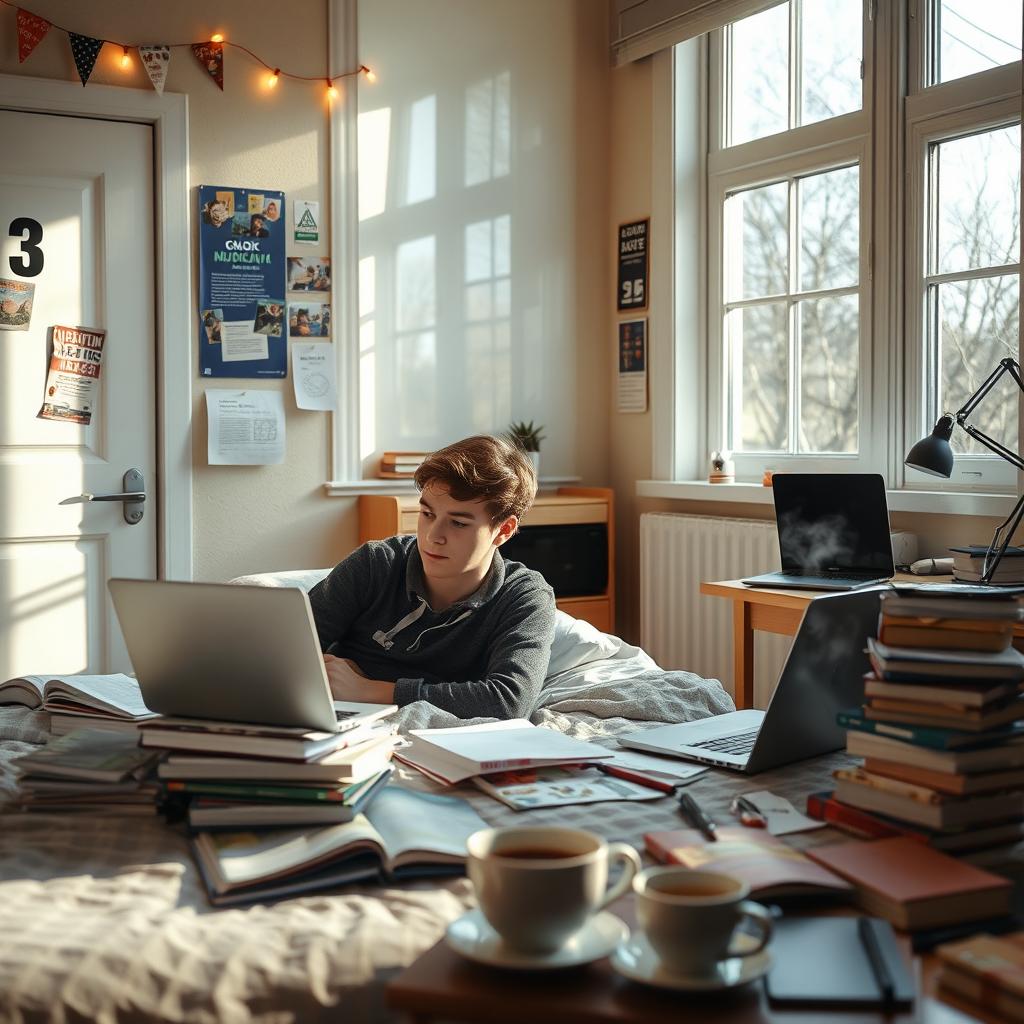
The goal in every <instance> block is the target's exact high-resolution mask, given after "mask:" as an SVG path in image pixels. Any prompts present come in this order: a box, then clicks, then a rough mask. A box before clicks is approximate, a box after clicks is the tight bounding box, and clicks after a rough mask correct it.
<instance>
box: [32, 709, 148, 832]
mask: <svg viewBox="0 0 1024 1024" xmlns="http://www.w3.org/2000/svg"><path fill="white" fill-rule="evenodd" d="M159 757H160V753H159V751H156V750H144V749H142V748H141V747H139V745H138V739H137V737H136V736H135V735H134V733H129V734H123V733H118V732H111V731H109V730H106V729H76V730H75V731H74V732H71V733H68V734H67V735H64V736H60V737H58V738H56V739H53V740H51V741H50V742H49V743H48V744H47V745H46V746H45V747H41V748H40V749H39V750H34V751H33V752H32V753H31V754H26V755H25V756H24V757H20V758H18V759H17V761H16V762H15V764H16V766H17V768H18V771H19V780H18V795H17V798H16V800H15V802H14V806H15V807H16V808H19V809H20V810H24V811H44V812H47V813H51V814H52V813H67V812H82V811H87V812H89V813H90V814H93V815H96V814H101V815H109V814H114V815H152V814H153V813H154V800H155V798H156V796H157V790H158V787H157V784H156V781H155V779H154V778H153V771H152V770H153V766H154V765H155V763H156V761H157V760H158V759H159Z"/></svg>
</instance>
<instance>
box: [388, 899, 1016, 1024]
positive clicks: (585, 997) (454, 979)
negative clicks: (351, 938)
mask: <svg viewBox="0 0 1024 1024" xmlns="http://www.w3.org/2000/svg"><path fill="white" fill-rule="evenodd" d="M624 903H625V901H620V903H617V904H616V905H615V906H614V907H613V908H612V909H613V910H614V911H615V912H616V913H617V914H619V916H621V917H623V918H624V919H629V920H627V923H632V921H631V919H632V912H631V909H632V908H631V906H625V907H624V906H623V905H622V904H624ZM897 934H898V933H897ZM900 941H901V945H902V946H903V951H904V953H905V955H906V956H907V957H908V958H909V957H910V955H911V954H910V952H909V942H908V941H907V940H906V939H905V937H901V938H900ZM937 967H938V964H937V958H936V957H934V956H933V955H932V954H928V955H926V956H924V957H920V958H914V959H913V968H914V977H915V978H916V980H917V989H918V992H919V993H920V994H919V996H918V998H917V1000H916V1002H915V1004H914V1008H913V1010H911V1011H909V1012H906V1013H893V1014H884V1013H882V1012H880V1011H871V1010H848V1011H843V1012H835V1013H830V1012H828V1011H823V1010H814V1009H805V1010H773V1009H772V1008H771V1007H770V1006H769V1005H768V998H767V996H766V995H765V993H764V987H763V985H762V983H760V982H754V983H753V984H750V985H747V986H745V987H743V988H740V989H736V990H734V991H731V992H724V993H713V994H701V993H690V992H672V991H666V990H662V989H656V988H652V987H649V986H646V985H640V984H637V983H634V982H632V981H629V980H627V979H626V978H623V977H622V976H621V975H619V974H617V973H616V972H615V971H614V970H613V969H612V967H611V964H610V963H609V962H608V960H599V961H597V962H596V963H593V964H588V965H587V966H585V967H576V968H570V969H568V970H563V971H543V972H542V971H533V972H524V971H506V970H500V969H498V968H494V967H485V966H482V965H480V964H474V963H471V962H470V961H468V960H465V959H463V958H462V957H461V956H459V955H458V954H457V953H455V952H453V951H452V950H450V949H449V948H448V946H447V945H446V944H445V942H444V940H443V939H442V940H441V941H440V942H438V944H437V945H436V946H434V947H432V948H431V949H429V950H427V952H426V953H424V954H423V956H421V957H420V958H419V959H418V960H416V961H415V962H414V963H412V964H411V965H410V966H409V967H407V968H406V969H405V970H404V971H402V973H401V974H400V975H399V976H398V977H397V978H396V979H395V980H394V981H392V982H391V983H390V984H389V985H388V988H387V1002H388V1005H389V1006H390V1007H392V1008H393V1009H396V1010H401V1011H404V1012H405V1013H406V1014H407V1015H408V1020H409V1021H410V1022H412V1024H427V1022H429V1021H433V1020H444V1021H467V1022H472V1021H481V1022H486V1024H522V1022H523V1021H532V1022H535V1024H546V1022H549V1021H551V1022H554V1021H557V1022H558V1024H660V1022H662V1021H664V1022H665V1024H668V1022H673V1024H675V1022H678V1021H680V1020H692V1021H699V1022H700V1024H719V1022H721V1024H874V1022H878V1024H882V1022H893V1024H903V1022H906V1024H909V1022H911V1021H914V1022H927V1024H963V1022H965V1021H977V1020H996V1019H997V1018H993V1017H987V1016H983V1017H979V1016H976V1015H975V1014H976V1013H977V1011H975V1010H973V1009H971V1008H969V1007H968V1004H966V1003H957V1004H955V1005H956V1006H959V1007H962V1008H963V1012H962V1011H961V1009H957V1008H954V1006H951V1005H947V1004H946V1003H944V1002H939V1001H938V1000H937V999H935V998H934V996H935V992H936V989H937ZM943 998H945V995H944V996H943ZM950 998H953V997H950ZM968 1010H969V1013H968V1012H967V1011H968Z"/></svg>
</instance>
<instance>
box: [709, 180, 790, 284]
mask: <svg viewBox="0 0 1024 1024" xmlns="http://www.w3.org/2000/svg"><path fill="white" fill-rule="evenodd" d="M788 238H789V185H788V184H787V183H786V182H784V181H780V182H779V183H778V184H777V185H765V186H764V187H762V188H752V189H750V190H749V191H747V192H737V193H736V194H735V195H732V196H730V197H729V198H728V199H726V201H725V260H726V272H725V280H726V289H725V293H726V301H727V302H734V301H736V300H737V299H752V298H760V297H761V296H763V295H781V294H784V293H785V291H786V286H787V282H788V264H789V260H788V258H787V257H788V253H789V241H788Z"/></svg>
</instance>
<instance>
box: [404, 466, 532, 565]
mask: <svg viewBox="0 0 1024 1024" xmlns="http://www.w3.org/2000/svg"><path fill="white" fill-rule="evenodd" d="M515 528H516V519H515V517H514V516H511V517H510V518H509V519H507V520H505V522H504V523H498V524H496V525H495V524H493V523H492V522H491V519H490V516H489V515H488V514H487V509H486V508H485V507H484V502H483V501H482V500H478V501H456V500H455V499H454V498H453V497H452V496H451V494H449V492H448V489H447V488H446V487H444V486H443V485H442V484H437V483H429V484H427V486H426V487H424V488H423V492H422V494H420V514H419V519H418V521H417V523H416V543H417V545H418V547H419V551H420V560H421V561H422V562H423V572H424V574H425V575H426V577H427V578H428V579H429V580H438V581H440V580H451V579H456V578H459V577H467V578H469V577H472V578H476V579H479V580H482V579H483V577H484V576H486V575H487V570H488V569H489V568H490V566H491V558H492V557H493V555H494V549H495V547H496V546H497V544H496V542H500V543H503V542H504V541H505V540H507V539H508V538H509V537H510V536H511V535H512V533H513V532H514V531H515Z"/></svg>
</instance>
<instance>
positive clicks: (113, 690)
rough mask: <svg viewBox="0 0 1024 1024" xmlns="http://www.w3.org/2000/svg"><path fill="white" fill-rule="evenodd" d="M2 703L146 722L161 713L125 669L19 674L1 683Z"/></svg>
mask: <svg viewBox="0 0 1024 1024" xmlns="http://www.w3.org/2000/svg"><path fill="white" fill-rule="evenodd" d="M0 704H22V705H24V706H25V707H27V708H33V709H36V708H42V709H43V710H44V711H59V712H64V713H68V714H74V715H78V716H81V718H82V725H83V726H85V725H88V724H89V719H90V718H108V719H109V718H116V719H119V720H121V721H125V722H143V721H147V720H149V719H151V718H158V717H159V716H158V715H157V714H156V713H155V712H153V711H150V710H149V708H147V707H146V705H145V702H144V701H143V699H142V693H141V692H140V690H139V684H138V682H136V680H134V679H132V677H131V676H126V675H124V674H122V673H117V674H114V675H105V676H86V675H74V676H51V675H40V676H18V677H17V678H16V679H8V680H7V681H6V682H5V683H0Z"/></svg>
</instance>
